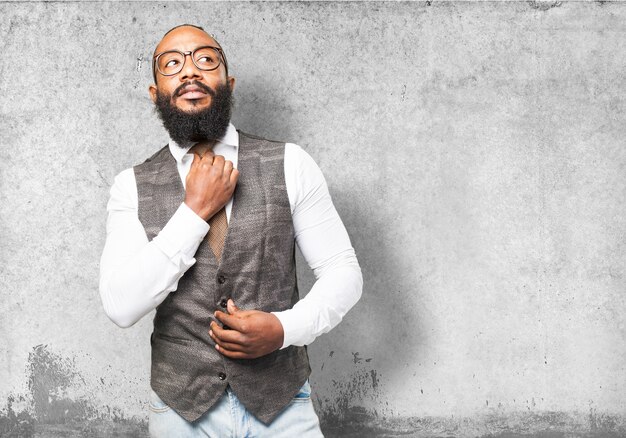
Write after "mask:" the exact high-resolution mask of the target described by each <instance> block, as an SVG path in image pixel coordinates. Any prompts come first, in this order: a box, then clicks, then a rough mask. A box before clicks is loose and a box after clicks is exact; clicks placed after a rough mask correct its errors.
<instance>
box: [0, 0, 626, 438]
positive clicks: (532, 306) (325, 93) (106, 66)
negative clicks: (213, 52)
mask: <svg viewBox="0 0 626 438" xmlns="http://www.w3.org/2000/svg"><path fill="white" fill-rule="evenodd" d="M182 22H191V23H197V24H200V25H202V26H205V27H206V28H208V29H210V30H211V31H212V32H213V33H215V35H216V36H217V38H218V39H219V40H220V41H221V42H222V44H223V46H224V48H225V50H226V51H227V54H228V57H229V60H230V63H231V71H232V73H233V74H234V75H235V76H236V77H237V78H238V86H237V89H236V109H235V116H234V123H235V125H236V126H238V127H240V128H242V129H244V130H246V131H248V132H255V133H257V134H260V135H264V136H268V137H271V138H277V139H283V140H288V141H293V142H296V143H298V144H300V145H301V146H303V147H304V148H305V149H306V150H307V151H308V152H309V153H310V154H311V155H312V156H313V157H314V158H315V159H316V160H317V162H318V163H319V165H320V167H321V168H322V170H323V171H324V173H325V175H326V178H327V180H328V183H329V186H330V190H331V193H332V195H333V197H334V200H335V204H336V207H337V209H338V211H339V213H340V214H341V216H342V217H343V219H344V221H345V224H346V226H347V228H348V230H349V233H350V235H351V238H352V241H353V244H354V246H355V248H356V251H357V255H358V256H359V260H360V262H361V265H362V268H363V273H364V277H365V288H364V294H363V298H362V300H361V301H360V303H359V304H358V305H357V306H356V307H355V308H354V309H353V311H352V312H351V313H350V314H349V315H348V316H347V317H346V319H345V320H344V322H343V323H342V324H341V325H340V326H339V327H338V328H337V329H335V330H334V331H333V332H331V333H330V334H327V335H325V336H323V337H321V338H320V339H318V340H317V341H316V342H315V343H314V344H312V345H311V347H310V348H309V352H310V356H311V360H312V367H313V375H312V383H313V386H314V398H315V405H316V408H317V410H318V413H319V415H320V417H321V419H322V423H323V427H324V430H325V432H326V434H327V436H368V437H369V436H416V437H421V436H449V437H465V436H551V437H561V436H598V437H600V436H623V435H626V375H625V363H626V345H625V340H626V325H625V321H626V316H625V313H626V312H625V310H626V298H625V297H626V294H625V285H626V280H625V278H624V273H625V272H624V271H625V257H624V256H625V247H626V240H625V237H626V217H625V213H626V211H625V209H626V204H625V195H626V174H625V171H626V149H625V146H626V145H625V141H624V138H625V137H626V124H625V116H626V100H625V95H626V75H625V74H624V73H625V72H626V5H624V4H621V3H607V2H594V3H569V2H550V3H537V2H496V3H470V2H447V3H440V2H437V1H433V2H432V3H431V2H425V3H396V2H390V3H332V2H331V3H301V2H287V3H247V2H246V3H237V2H228V3H151V2H132V3H115V2H106V3H82V4H81V3H57V2H51V3H48V2H46V3H1V4H0V46H1V48H2V50H1V53H2V59H1V61H0V128H1V129H0V144H1V148H0V154H1V155H0V163H1V164H0V184H1V186H0V189H1V190H0V224H1V226H0V242H2V244H1V246H0V255H1V258H0V262H1V263H0V291H1V294H2V295H1V297H2V299H1V300H0V335H1V339H2V342H1V343H0V382H1V383H0V435H1V436H45V437H50V436H133V437H135V436H146V435H147V428H146V420H147V404H146V403H147V394H148V375H149V361H150V359H149V334H150V331H151V315H150V316H148V317H146V318H144V319H143V320H142V321H141V322H140V323H138V324H137V325H135V326H134V327H132V328H130V329H126V330H123V329H120V328H117V327H116V326H115V325H114V324H113V323H112V322H110V321H109V320H108V319H107V317H106V316H105V314H104V312H103V310H102V307H101V304H100V299H99V295H98V289H97V287H98V263H99V257H100V254H101V250H102V247H103V243H104V238H105V228H104V226H105V206H106V202H107V199H108V190H109V187H110V186H111V183H112V181H113V177H114V176H115V175H116V174H117V173H118V172H120V171H121V170H122V169H124V168H127V167H130V166H132V165H133V164H136V163H138V162H141V161H142V160H143V159H145V158H146V157H147V156H149V155H150V154H152V153H153V152H154V151H156V150H157V149H158V148H159V147H160V146H162V145H163V144H165V142H166V135H165V131H164V130H163V129H162V128H161V126H160V124H159V122H158V120H157V118H156V116H155V115H154V113H153V110H152V104H151V102H150V100H149V98H148V93H147V86H148V84H149V83H150V80H151V77H150V56H151V53H152V50H153V48H154V46H155V44H156V43H157V41H158V40H159V39H160V37H161V35H162V34H163V32H164V31H166V30H167V29H169V28H170V27H172V26H174V25H176V24H180V23H182ZM299 272H300V274H301V276H300V282H301V285H302V289H303V290H306V289H307V287H309V286H310V285H311V284H312V281H313V278H312V275H311V274H310V273H309V272H308V270H307V269H306V266H302V264H301V266H300V268H299Z"/></svg>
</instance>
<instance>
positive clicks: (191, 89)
mask: <svg viewBox="0 0 626 438" xmlns="http://www.w3.org/2000/svg"><path fill="white" fill-rule="evenodd" d="M208 95H209V93H207V92H206V91H204V90H203V89H202V88H200V87H198V86H197V85H188V86H186V87H184V88H183V89H182V90H180V91H179V93H178V97H180V98H183V99H188V100H193V99H204V98H205V97H207V96H208Z"/></svg>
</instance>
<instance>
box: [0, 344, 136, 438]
mask: <svg viewBox="0 0 626 438" xmlns="http://www.w3.org/2000/svg"><path fill="white" fill-rule="evenodd" d="M26 374H27V376H28V393H26V394H19V395H15V394H11V395H9V397H8V398H7V403H6V405H7V407H6V408H5V410H4V411H2V412H0V436H2V437H46V438H53V437H99V436H101V437H106V436H125V437H147V436H148V425H147V423H146V422H145V421H142V420H137V419H134V418H126V417H125V416H124V415H123V413H122V412H120V411H119V410H118V409H117V408H113V409H111V408H109V407H108V406H96V403H95V401H94V399H93V397H89V396H88V395H80V394H91V393H93V392H94V391H95V390H98V389H101V390H102V391H105V390H106V388H105V387H104V383H103V387H102V388H86V387H85V381H84V380H83V378H82V376H81V375H80V373H79V372H78V371H77V370H76V368H75V365H74V360H73V359H70V358H66V357H62V356H60V355H59V354H56V353H54V352H52V351H50V349H49V348H48V346H47V345H37V346H36V347H34V348H33V351H32V352H31V353H30V354H29V355H28V365H27V372H26Z"/></svg>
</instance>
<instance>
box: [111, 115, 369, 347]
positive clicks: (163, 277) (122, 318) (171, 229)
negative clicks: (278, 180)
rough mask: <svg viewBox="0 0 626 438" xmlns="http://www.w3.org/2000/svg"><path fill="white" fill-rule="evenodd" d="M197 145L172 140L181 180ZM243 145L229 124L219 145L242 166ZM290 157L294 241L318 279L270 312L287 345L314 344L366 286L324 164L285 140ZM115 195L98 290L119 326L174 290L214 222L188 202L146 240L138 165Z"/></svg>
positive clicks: (123, 176) (121, 178)
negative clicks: (140, 213) (300, 294)
mask: <svg viewBox="0 0 626 438" xmlns="http://www.w3.org/2000/svg"><path fill="white" fill-rule="evenodd" d="M192 146H193V143H189V144H188V145H186V146H184V147H181V146H178V145H177V144H176V143H175V142H174V141H170V143H169V149H170V152H171V153H172V155H173V156H174V158H175V159H176V163H177V167H178V172H179V174H180V178H181V180H182V183H183V187H185V186H186V178H187V174H188V173H189V169H190V167H191V163H192V161H193V154H191V153H188V151H189V149H190V148H191V147H192ZM238 150H239V136H238V134H237V131H236V130H235V127H234V126H233V125H232V124H229V126H228V130H227V133H226V135H225V136H224V138H222V139H221V141H219V142H218V143H217V144H216V145H215V147H214V148H213V151H214V153H215V154H216V155H223V156H224V158H225V159H226V160H230V161H232V162H233V165H234V167H235V168H236V167H237V156H238ZM284 163H285V184H286V186H287V195H288V197H289V204H290V206H291V215H292V219H293V225H294V231H295V239H296V243H297V245H298V247H299V248H300V251H301V252H302V254H303V255H304V258H305V259H306V261H307V263H308V265H309V267H310V268H311V269H313V273H314V275H315V278H316V282H315V284H314V285H313V287H312V288H311V290H310V291H309V293H308V295H306V297H304V298H303V299H301V300H300V301H299V302H298V303H296V305H295V306H294V307H293V308H292V309H289V310H285V311H282V312H272V313H273V314H274V315H276V316H277V317H278V319H279V321H280V323H281V324H282V326H283V330H284V343H283V346H282V347H281V348H285V347H287V346H289V345H307V344H310V343H311V342H313V340H314V339H315V338H316V337H317V336H319V335H321V334H322V333H326V332H328V331H330V330H331V329H332V328H333V327H335V326H336V325H337V324H338V323H339V322H340V321H341V319H342V318H343V317H344V315H345V314H346V313H347V312H348V310H350V308H351V307H352V306H353V305H354V304H355V303H356V302H357V301H358V300H359V298H360V296H361V291H362V287H363V278H362V275H361V269H360V267H359V263H358V261H357V259H356V256H355V254H354V249H353V248H352V245H351V243H350V238H349V237H348V233H347V232H346V229H345V227H344V226H343V223H342V222H341V219H340V218H339V215H338V214H337V211H336V210H335V207H334V205H333V203H332V200H331V198H330V194H329V193H328V187H327V186H326V181H325V179H324V176H323V175H322V172H321V170H320V169H319V167H318V166H317V164H316V163H315V161H313V159H312V158H311V157H310V156H309V154H307V153H306V152H305V151H304V150H302V148H300V147H299V146H297V145H295V144H293V143H287V144H286V146H285V160H284ZM110 194H111V196H110V199H109V202H108V204H107V212H108V217H107V225H106V228H107V237H106V242H105V245H104V250H103V252H102V258H101V260H100V297H101V299H102V304H103V307H104V310H105V312H106V314H107V315H108V316H109V318H110V319H111V320H112V321H113V322H114V323H115V324H117V325H118V326H120V327H130V326H131V325H133V324H134V323H136V322H137V321H138V320H139V319H141V318H142V317H143V316H144V315H146V314H147V313H149V312H150V311H151V310H153V309H155V308H156V307H157V306H158V305H159V304H160V303H161V302H162V301H163V300H164V299H165V298H166V297H167V295H168V294H170V293H172V292H174V293H175V291H176V289H177V287H178V280H180V278H181V277H182V276H183V275H184V274H185V272H186V271H187V269H189V268H190V267H191V266H193V264H194V263H195V262H196V259H195V258H194V254H195V253H196V251H197V249H198V246H199V245H200V242H201V241H202V240H203V239H204V238H205V236H206V234H207V233H208V231H209V224H208V223H207V222H206V221H205V220H203V219H202V218H201V217H200V216H198V215H197V214H196V213H195V212H194V211H193V210H191V208H189V207H188V206H187V204H185V203H184V202H182V203H181V204H180V206H179V207H178V209H177V210H176V212H175V213H174V215H173V216H172V217H171V219H170V220H169V221H168V223H167V224H166V225H165V226H164V227H163V229H162V230H161V232H160V233H159V234H158V235H157V236H156V237H155V238H154V239H153V240H152V241H151V242H148V238H147V236H146V232H145V230H144V228H143V225H142V224H141V222H140V221H139V218H138V215H137V210H138V196H137V184H136V181H135V173H134V171H133V169H132V168H129V169H126V170H124V171H122V172H120V173H119V174H118V175H117V176H116V177H115V181H114V183H113V186H112V187H111V193H110ZM232 204H233V198H231V199H230V201H229V202H228V204H226V216H227V218H228V220H230V213H231V210H232ZM235 304H237V302H235ZM246 310H248V309H246ZM207 329H208V327H207Z"/></svg>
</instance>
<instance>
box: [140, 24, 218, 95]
mask: <svg viewBox="0 0 626 438" xmlns="http://www.w3.org/2000/svg"><path fill="white" fill-rule="evenodd" d="M192 41H193V42H195V43H194V44H196V47H199V46H201V45H206V46H213V47H218V48H219V49H220V50H221V49H222V46H221V45H220V43H218V42H217V40H216V39H215V38H214V37H213V36H212V35H209V33H207V31H205V30H204V29H203V28H202V27H200V26H196V25H193V24H180V25H178V26H175V27H173V28H171V29H170V30H168V31H167V32H165V34H164V35H163V38H161V41H160V42H159V44H157V46H156V48H155V49H154V53H153V56H152V77H153V79H154V82H155V83H156V80H157V79H156V68H155V63H154V60H155V57H156V56H157V55H158V54H159V53H162V52H165V51H168V50H179V51H187V50H193V49H194V48H195V47H193V48H191V49H189V48H183V47H189V46H190V45H191V42H192ZM221 53H222V59H223V64H224V69H225V71H226V76H228V63H227V61H226V55H225V54H224V51H223V50H222V52H221Z"/></svg>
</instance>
